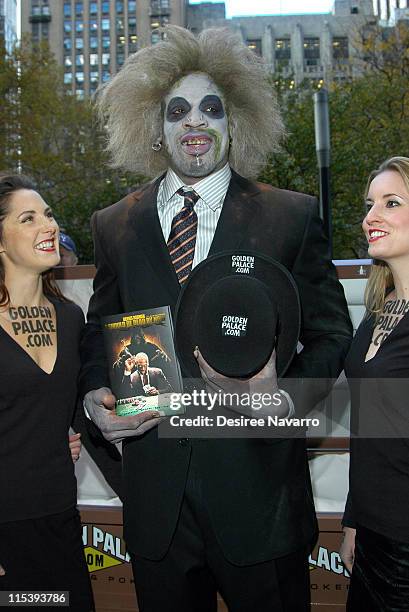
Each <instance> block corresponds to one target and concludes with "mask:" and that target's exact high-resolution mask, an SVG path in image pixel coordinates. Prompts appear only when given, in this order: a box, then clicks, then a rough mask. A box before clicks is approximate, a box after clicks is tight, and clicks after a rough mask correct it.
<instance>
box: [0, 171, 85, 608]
mask: <svg viewBox="0 0 409 612" xmlns="http://www.w3.org/2000/svg"><path fill="white" fill-rule="evenodd" d="M58 237H59V228H58V225H57V223H56V221H55V219H54V216H53V213H52V210H51V208H50V207H49V206H47V204H46V203H45V202H44V200H43V199H42V198H41V196H40V195H39V193H38V192H37V191H36V189H35V186H34V184H33V183H32V182H31V180H30V179H28V178H27V177H25V176H22V175H1V176H0V372H1V380H2V384H1V386H0V439H1V443H0V491H1V501H0V590H2V591H43V592H53V591H65V592H67V591H68V592H69V600H70V605H69V609H70V610H74V611H75V612H90V611H91V610H92V609H93V599H92V591H91V586H90V580H89V574H88V570H87V566H86V562H85V558H84V553H83V546H82V539H81V523H80V518H79V514H78V511H77V508H76V503H77V495H76V493H77V488H76V480H75V474H74V466H73V462H74V461H75V460H76V459H77V458H78V454H79V436H78V435H76V436H72V437H71V438H69V435H68V432H69V427H70V424H71V421H72V418H73V414H74V409H75V405H76V397H77V376H78V371H79V354H78V347H79V341H80V335H81V332H82V328H83V325H84V318H83V314H82V311H81V310H80V308H79V307H78V306H76V305H75V304H73V303H71V302H69V301H68V300H66V299H65V298H64V296H63V295H62V294H61V292H60V291H59V289H58V287H57V285H56V284H55V283H54V281H53V276H52V268H53V267H54V266H56V265H57V264H58V262H59V258H60V256H59V241H58ZM36 601H37V600H32V603H33V605H35V603H36ZM52 601H56V600H52ZM60 605H61V603H60Z"/></svg>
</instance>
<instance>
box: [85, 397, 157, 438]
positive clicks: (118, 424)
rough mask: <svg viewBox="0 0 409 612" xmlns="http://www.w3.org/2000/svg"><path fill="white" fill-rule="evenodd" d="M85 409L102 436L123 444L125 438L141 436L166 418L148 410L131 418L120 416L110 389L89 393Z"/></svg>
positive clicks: (155, 411)
mask: <svg viewBox="0 0 409 612" xmlns="http://www.w3.org/2000/svg"><path fill="white" fill-rule="evenodd" d="M84 404H85V408H86V410H87V412H88V414H89V416H90V417H91V419H92V421H93V422H94V423H95V425H96V426H97V427H98V428H99V429H100V430H101V432H102V435H103V436H104V438H105V439H106V440H108V441H109V442H113V443H116V442H122V440H124V439H125V438H129V437H134V436H141V435H143V434H144V433H146V432H147V431H149V429H152V427H156V426H157V425H158V424H159V423H160V422H161V421H163V419H164V417H162V418H161V417H160V412H159V411H158V410H146V411H144V412H139V413H138V414H134V415H130V416H126V417H124V416H118V415H117V414H116V412H115V396H114V395H112V392H111V390H110V389H108V388H102V389H98V390H97V391H92V392H91V393H87V395H86V396H85V398H84Z"/></svg>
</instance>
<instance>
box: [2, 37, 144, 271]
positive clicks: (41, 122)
mask: <svg viewBox="0 0 409 612" xmlns="http://www.w3.org/2000/svg"><path fill="white" fill-rule="evenodd" d="M0 56H1V57H0V96H1V98H2V100H5V104H4V105H3V104H2V106H1V111H0V125H1V128H0V130H1V131H0V167H1V169H2V170H10V171H14V172H15V171H19V170H20V171H22V172H24V173H25V174H28V175H29V176H31V177H32V178H33V179H34V180H35V181H36V183H37V185H38V189H39V191H40V193H41V195H42V196H43V198H44V199H45V200H46V201H47V203H48V204H49V205H50V206H51V207H52V208H53V210H54V212H55V214H56V217H57V219H58V222H59V224H60V226H61V227H62V228H64V230H65V231H66V232H67V233H68V234H70V235H71V236H72V238H73V239H74V240H75V242H76V244H77V247H78V252H79V258H80V263H90V262H92V260H93V253H92V250H93V249H92V240H91V233H90V229H89V220H90V217H91V215H92V213H93V212H94V211H95V210H97V209H98V208H103V207H105V206H107V205H109V204H112V203H113V202H116V201H117V200H119V199H120V198H121V197H123V196H124V195H125V193H127V191H128V190H129V187H130V186H131V185H135V184H137V183H138V182H139V180H140V177H139V178H138V177H132V176H127V175H121V174H118V172H116V171H113V170H112V169H110V168H109V166H108V159H107V157H106V154H105V153H104V143H103V135H102V133H101V131H100V130H99V129H98V127H97V125H96V121H95V117H94V115H93V109H92V105H91V103H90V102H89V101H83V100H78V99H77V98H76V97H75V96H72V95H71V94H70V93H68V92H67V91H66V89H65V88H64V85H63V78H62V72H61V69H60V68H59V67H58V65H57V63H56V61H55V59H54V58H53V57H52V56H51V54H50V52H49V50H48V48H47V47H45V46H44V47H43V46H42V47H37V48H36V49H35V52H32V51H31V49H30V44H29V41H24V42H23V44H22V45H21V47H20V48H19V49H16V51H15V52H14V53H13V54H12V56H7V55H6V54H5V53H4V52H3V53H1V54H0Z"/></svg>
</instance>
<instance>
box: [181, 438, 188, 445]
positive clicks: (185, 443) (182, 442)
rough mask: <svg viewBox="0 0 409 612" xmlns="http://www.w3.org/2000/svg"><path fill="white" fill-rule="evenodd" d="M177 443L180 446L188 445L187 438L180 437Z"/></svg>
mask: <svg viewBox="0 0 409 612" xmlns="http://www.w3.org/2000/svg"><path fill="white" fill-rule="evenodd" d="M178 443H179V444H180V446H189V443H190V441H189V438H181V439H180V440H178Z"/></svg>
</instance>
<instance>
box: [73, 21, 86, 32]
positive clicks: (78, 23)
mask: <svg viewBox="0 0 409 612" xmlns="http://www.w3.org/2000/svg"><path fill="white" fill-rule="evenodd" d="M75 31H76V32H79V33H81V32H83V31H84V22H83V21H76V22H75Z"/></svg>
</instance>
